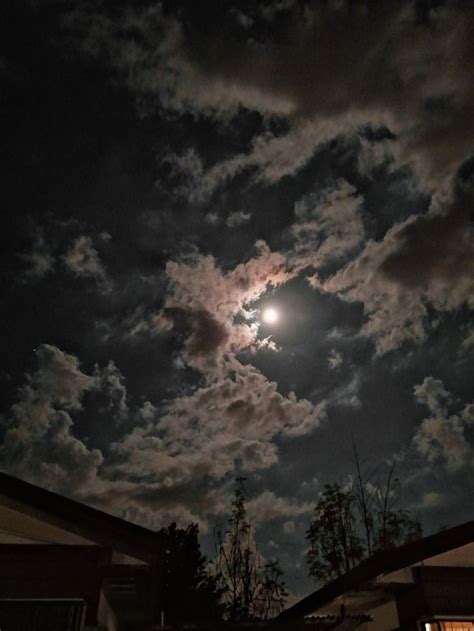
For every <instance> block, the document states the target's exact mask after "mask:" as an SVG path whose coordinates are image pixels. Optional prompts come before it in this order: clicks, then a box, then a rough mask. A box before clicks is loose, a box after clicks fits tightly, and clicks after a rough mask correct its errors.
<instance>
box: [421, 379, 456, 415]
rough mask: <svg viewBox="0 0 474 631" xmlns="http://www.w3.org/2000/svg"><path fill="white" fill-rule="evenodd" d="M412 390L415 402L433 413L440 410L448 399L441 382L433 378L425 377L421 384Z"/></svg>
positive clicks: (448, 396) (447, 393)
mask: <svg viewBox="0 0 474 631" xmlns="http://www.w3.org/2000/svg"><path fill="white" fill-rule="evenodd" d="M413 390H414V393H415V399H416V400H417V402H418V403H421V404H422V405H425V406H426V407H427V408H428V409H429V410H430V412H433V413H436V412H438V411H439V410H441V409H442V407H443V405H442V404H443V402H445V401H447V400H448V399H449V398H450V395H449V392H447V390H446V389H445V387H444V384H443V382H442V381H441V380H440V379H434V378H433V377H425V379H424V380H423V383H422V384H420V385H418V386H415V387H414V389H413Z"/></svg>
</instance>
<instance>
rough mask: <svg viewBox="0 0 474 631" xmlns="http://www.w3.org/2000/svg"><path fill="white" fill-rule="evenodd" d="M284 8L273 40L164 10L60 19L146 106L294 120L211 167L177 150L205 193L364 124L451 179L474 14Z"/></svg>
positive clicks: (289, 165) (464, 145)
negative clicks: (200, 28) (191, 21)
mask: <svg viewBox="0 0 474 631" xmlns="http://www.w3.org/2000/svg"><path fill="white" fill-rule="evenodd" d="M285 9H286V10H288V9H292V10H289V11H288V15H287V19H286V20H285V24H286V28H285V29H284V32H283V33H282V34H281V35H282V36H281V37H279V38H278V40H277V39H276V38H274V37H265V36H263V37H259V38H256V37H251V36H249V34H248V32H247V30H244V32H243V33H242V35H241V38H240V39H239V37H236V36H235V34H233V33H232V27H230V26H229V29H230V30H227V26H226V25H225V24H222V23H221V24H219V28H215V29H213V28H212V26H210V27H209V29H208V30H207V31H206V36H205V39H204V37H203V36H202V34H200V33H198V32H192V31H191V32H190V31H189V28H188V29H187V30H186V29H185V28H184V27H183V24H182V22H181V21H180V19H179V18H178V17H175V16H172V15H170V14H168V15H165V14H164V12H163V10H162V8H161V6H160V5H157V6H153V7H147V8H135V9H130V8H127V9H124V10H122V11H121V12H120V14H119V17H118V16H117V15H116V14H114V15H113V16H112V14H111V13H110V14H109V13H107V12H105V11H102V12H98V11H93V10H90V9H89V10H85V9H82V8H76V9H75V10H72V11H71V12H69V14H68V15H67V16H66V17H65V20H64V28H65V29H66V31H67V32H68V33H69V35H70V37H72V38H73V39H74V42H75V45H76V48H77V49H82V51H83V52H84V53H85V54H87V55H92V56H94V57H98V58H100V59H102V60H103V61H104V63H107V64H109V65H112V66H113V68H114V69H115V70H116V72H117V74H118V76H119V77H121V78H122V81H124V82H125V83H126V84H127V85H128V86H129V87H130V89H131V90H132V91H133V92H135V94H136V95H137V100H138V101H139V102H140V103H141V106H142V108H143V109H146V107H147V106H148V107H149V106H150V104H153V102H154V101H155V102H156V100H158V101H159V103H160V104H161V105H162V106H163V107H164V108H166V109H168V110H172V111H174V112H180V113H184V112H191V113H193V114H204V115H206V116H211V117H218V118H220V119H221V120H226V119H227V120H228V119H229V117H232V116H233V115H234V114H236V113H237V112H238V111H239V110H240V109H241V108H246V109H248V110H253V111H258V112H260V113H261V114H262V115H263V116H265V117H272V116H276V117H280V118H282V119H286V120H287V121H288V130H287V132H284V133H282V134H281V135H279V136H275V135H272V134H271V133H269V132H263V133H262V134H260V135H259V136H258V137H256V138H255V139H254V141H253V142H252V146H251V148H250V150H249V152H248V153H242V154H238V155H237V156H234V157H230V158H228V159H225V160H224V161H222V162H221V163H217V164H215V165H213V166H212V167H210V168H209V170H207V169H204V170H203V168H202V165H200V166H199V164H198V162H197V161H196V160H195V157H194V156H191V155H189V156H187V157H182V158H181V162H182V163H184V162H187V163H188V165H187V166H186V168H191V169H193V170H194V171H195V172H196V173H199V174H200V176H199V180H200V181H202V182H203V183H202V184H199V183H198V185H197V187H196V191H199V192H197V193H196V195H197V197H201V199H202V198H203V197H205V196H206V195H208V194H209V192H210V191H212V190H213V188H215V187H216V186H217V185H218V184H219V182H222V181H225V180H226V179H228V178H229V177H233V176H234V175H235V174H236V173H239V172H241V171H242V169H244V168H252V169H255V170H256V171H257V177H258V178H261V179H264V180H267V181H275V180H276V179H279V178H281V177H283V176H284V175H288V174H294V173H295V172H296V171H297V170H298V169H300V168H301V167H302V166H303V165H304V164H306V162H307V161H308V160H309V158H310V157H311V156H312V155H313V154H314V152H315V150H316V149H317V147H318V146H320V145H321V144H322V143H324V142H327V141H328V140H330V139H331V138H334V137H336V136H339V135H341V134H345V135H347V134H352V133H357V132H358V130H359V129H360V128H361V127H363V126H365V125H375V126H376V127H377V126H378V127H386V128H389V129H390V130H391V132H392V134H393V137H394V139H393V143H392V145H393V155H394V156H395V158H396V160H397V161H398V162H399V163H400V164H407V165H409V166H410V167H411V168H412V169H414V171H415V172H416V173H417V175H418V178H419V181H420V182H422V183H423V184H422V185H423V186H425V187H428V188H430V189H436V188H438V186H439V183H440V181H441V180H444V179H445V178H446V177H450V176H452V174H453V173H454V172H455V170H456V169H457V167H458V166H459V165H460V163H461V162H462V160H463V159H464V158H465V157H466V156H467V155H469V153H470V151H471V149H472V145H471V139H472V132H473V131H474V130H473V124H474V123H473V120H472V116H471V107H470V106H471V103H472V100H473V93H474V87H473V85H474V82H473V80H472V73H471V69H470V62H469V60H470V59H471V58H472V56H473V50H472V46H473V44H472V41H473V39H474V38H473V37H472V27H473V12H472V10H470V9H469V8H467V9H466V8H465V7H464V10H463V11H461V10H459V8H457V7H456V6H444V7H442V8H439V9H436V10H431V11H427V12H426V16H427V19H426V20H425V21H420V20H417V19H416V10H415V3H411V2H404V3H399V2H384V3H383V4H380V3H376V4H373V3H372V4H369V3H367V4H365V3H361V4H360V5H359V6H358V7H356V8H354V7H352V5H351V4H350V3H329V4H328V3H323V4H317V5H315V6H312V7H308V6H304V7H303V6H298V5H294V7H291V5H288V6H285ZM269 10H270V9H269ZM271 12H272V14H274V9H272V10H271ZM256 17H258V16H256ZM232 22H233V23H234V22H235V18H232ZM248 26H249V27H251V25H250V23H249V24H248ZM264 32H265V31H264ZM355 60H357V61H356V62H355ZM152 106H153V105H152ZM446 138H449V142H446V141H445V139H446ZM190 192H191V194H193V193H192V191H191V189H190Z"/></svg>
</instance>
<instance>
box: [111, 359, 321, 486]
mask: <svg viewBox="0 0 474 631" xmlns="http://www.w3.org/2000/svg"><path fill="white" fill-rule="evenodd" d="M234 368H235V371H234V374H233V375H231V376H230V375H229V376H226V377H224V378H222V379H220V380H217V381H214V382H213V383H211V384H210V385H208V386H207V387H203V388H199V389H197V390H196V391H195V392H193V393H192V394H191V395H189V396H187V397H180V398H177V399H175V400H173V401H171V402H170V403H169V404H168V406H167V409H166V411H165V413H164V414H163V416H162V417H161V418H160V419H159V420H156V421H154V422H151V423H149V424H148V425H146V426H144V427H136V428H134V430H133V431H132V432H131V433H130V434H128V435H127V436H126V437H124V438H123V439H122V440H120V441H119V442H118V443H116V444H115V445H114V449H115V451H116V453H117V454H118V456H119V457H120V458H121V463H119V464H117V465H116V470H117V471H121V472H122V473H124V474H126V475H132V476H134V477H137V476H144V477H145V476H149V475H153V476H158V478H159V479H160V480H162V481H168V482H166V483H167V484H171V483H173V484H177V483H185V482H187V481H190V480H193V479H195V478H196V477H198V478H202V477H205V476H208V477H211V478H216V479H220V478H223V477H224V476H226V475H228V474H230V473H232V472H233V471H234V470H235V469H236V467H240V468H241V469H243V470H246V471H256V470H259V469H266V468H269V467H271V466H273V465H274V464H275V463H276V462H277V461H278V450H277V446H276V444H275V442H274V439H275V438H276V437H279V436H280V437H288V438H294V437H299V436H304V435H306V434H309V433H310V432H312V431H313V430H314V429H315V428H317V427H318V426H319V425H320V424H321V422H323V421H324V420H325V419H326V413H325V406H324V403H321V404H319V405H317V406H313V405H312V404H311V403H310V402H309V401H306V400H304V399H300V400H298V399H297V398H296V396H295V395H294V394H293V393H290V394H289V395H288V396H287V397H284V396H283V395H281V394H280V393H279V392H278V391H277V386H276V384H275V383H272V382H269V381H268V380H267V379H266V377H264V375H262V374H261V373H260V372H259V371H258V370H257V369H256V368H253V367H252V366H242V365H240V364H239V363H238V362H235V364H234Z"/></svg>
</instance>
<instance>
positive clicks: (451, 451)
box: [412, 377, 474, 473]
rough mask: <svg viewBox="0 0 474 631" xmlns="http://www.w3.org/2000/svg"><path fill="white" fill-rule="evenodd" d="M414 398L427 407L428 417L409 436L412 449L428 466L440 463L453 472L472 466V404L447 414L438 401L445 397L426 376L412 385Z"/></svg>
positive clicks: (437, 382)
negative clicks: (411, 440)
mask: <svg viewBox="0 0 474 631" xmlns="http://www.w3.org/2000/svg"><path fill="white" fill-rule="evenodd" d="M414 390H415V397H416V399H417V400H418V401H419V402H420V403H423V404H424V405H425V406H426V407H428V409H429V411H430V416H429V417H428V418H426V419H424V420H423V421H422V422H421V424H420V426H419V428H418V429H417V431H416V432H415V435H414V437H413V442H412V444H413V447H414V449H415V451H417V452H418V453H419V454H420V455H421V456H423V457H424V458H425V459H426V460H427V461H428V463H430V464H439V463H442V464H443V465H444V466H445V467H446V469H447V470H448V471H449V472H451V473H453V472H455V471H458V470H461V469H463V468H464V467H474V445H473V444H472V443H471V441H470V439H472V431H471V430H472V427H473V426H474V404H468V405H466V406H465V407H464V408H462V409H461V410H460V411H459V412H458V413H456V414H449V413H448V411H447V410H446V408H445V407H443V405H442V402H443V401H444V400H446V399H447V398H448V397H449V393H448V392H447V391H446V389H445V387H444V385H443V383H442V382H441V381H440V380H439V379H433V378H432V377H427V378H426V379H425V380H424V382H423V383H422V384H421V385H419V386H415V389H414Z"/></svg>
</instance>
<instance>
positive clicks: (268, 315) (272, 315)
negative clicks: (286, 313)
mask: <svg viewBox="0 0 474 631" xmlns="http://www.w3.org/2000/svg"><path fill="white" fill-rule="evenodd" d="M279 319H280V314H279V313H278V311H277V309H275V308H274V307H267V308H266V309H264V310H263V313H262V320H263V321H264V322H265V323H266V324H275V323H276V322H278V320H279Z"/></svg>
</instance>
